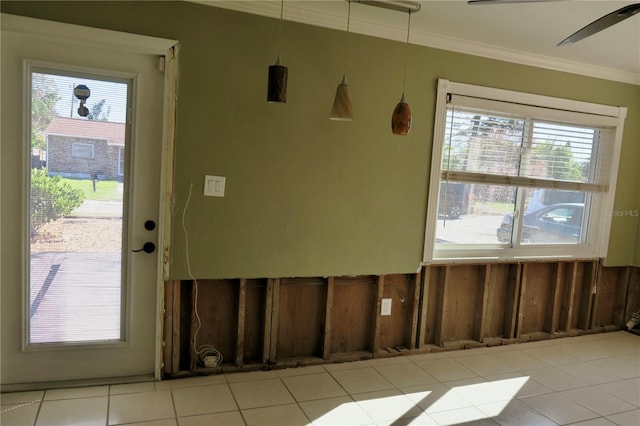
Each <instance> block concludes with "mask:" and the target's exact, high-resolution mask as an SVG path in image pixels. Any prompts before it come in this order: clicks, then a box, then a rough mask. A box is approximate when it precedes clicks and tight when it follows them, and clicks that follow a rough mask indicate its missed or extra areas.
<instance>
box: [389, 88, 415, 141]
mask: <svg viewBox="0 0 640 426" xmlns="http://www.w3.org/2000/svg"><path fill="white" fill-rule="evenodd" d="M409 130H411V108H409V104H408V103H407V101H405V99H404V93H403V94H402V99H400V102H398V105H396V107H395V109H394V110H393V115H392V116H391V131H392V132H393V134H394V135H408V134H409Z"/></svg>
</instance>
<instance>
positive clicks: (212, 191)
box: [204, 175, 227, 197]
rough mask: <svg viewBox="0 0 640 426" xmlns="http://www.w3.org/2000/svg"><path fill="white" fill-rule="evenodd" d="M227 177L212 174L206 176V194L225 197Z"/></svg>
mask: <svg viewBox="0 0 640 426" xmlns="http://www.w3.org/2000/svg"><path fill="white" fill-rule="evenodd" d="M226 180H227V178H225V177H223V176H210V175H205V177H204V195H206V196H208V197H224V187H225V184H226Z"/></svg>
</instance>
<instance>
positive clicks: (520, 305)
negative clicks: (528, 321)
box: [514, 263, 528, 339]
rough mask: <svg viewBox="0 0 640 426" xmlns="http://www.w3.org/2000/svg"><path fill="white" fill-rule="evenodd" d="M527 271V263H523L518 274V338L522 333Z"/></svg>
mask: <svg viewBox="0 0 640 426" xmlns="http://www.w3.org/2000/svg"><path fill="white" fill-rule="evenodd" d="M527 272H528V264H527V263H525V264H524V265H522V275H521V276H520V295H519V297H518V309H517V311H516V312H517V313H518V321H517V323H516V333H515V336H514V337H515V338H516V339H519V338H520V334H522V323H523V322H524V314H525V303H524V297H525V294H526V291H527V276H528V274H527Z"/></svg>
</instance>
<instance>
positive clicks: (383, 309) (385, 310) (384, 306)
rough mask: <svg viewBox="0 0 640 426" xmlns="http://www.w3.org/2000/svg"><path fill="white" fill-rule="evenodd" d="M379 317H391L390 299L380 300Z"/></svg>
mask: <svg viewBox="0 0 640 426" xmlns="http://www.w3.org/2000/svg"><path fill="white" fill-rule="evenodd" d="M380 315H382V316H385V315H391V299H382V303H381V304H380Z"/></svg>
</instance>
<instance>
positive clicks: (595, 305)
mask: <svg viewBox="0 0 640 426" xmlns="http://www.w3.org/2000/svg"><path fill="white" fill-rule="evenodd" d="M601 279H602V262H601V261H598V262H593V276H592V277H591V298H592V299H591V300H592V302H591V309H590V312H589V326H588V328H589V329H591V328H593V327H595V326H596V324H595V319H596V315H597V312H598V309H599V307H600V306H599V303H600V298H599V297H598V287H599V285H600V280H601Z"/></svg>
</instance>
